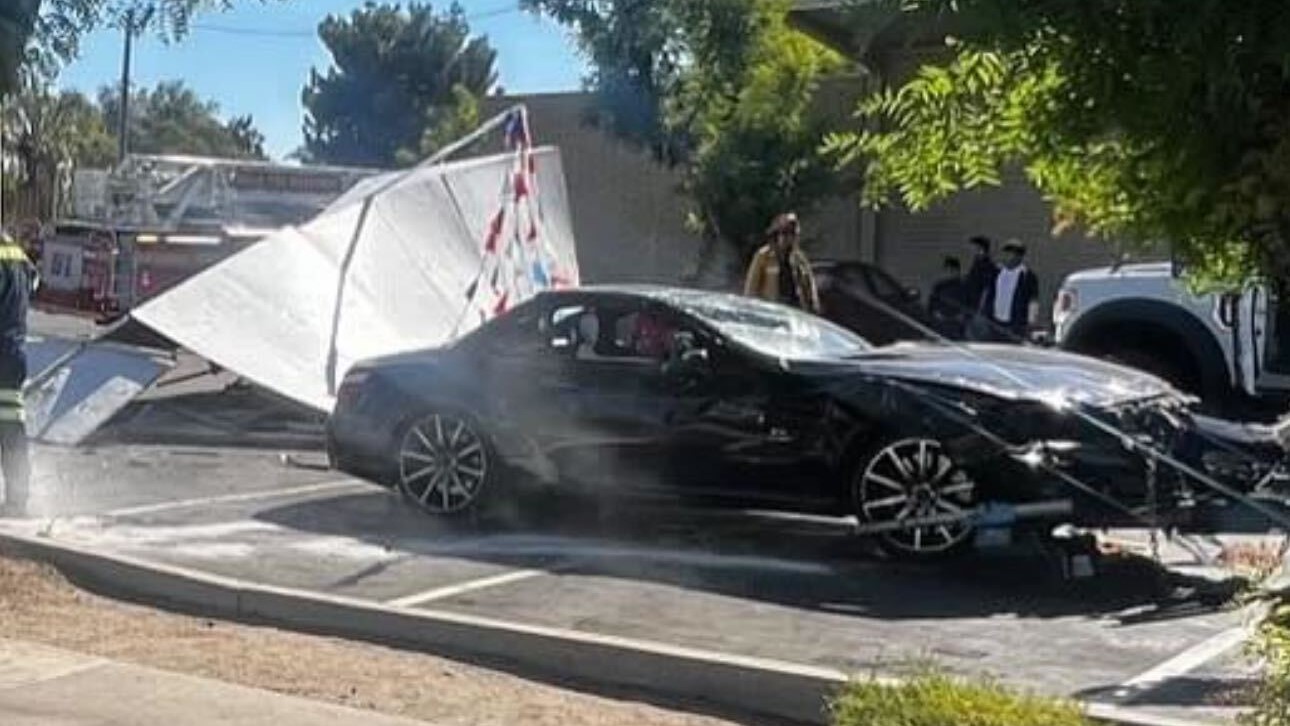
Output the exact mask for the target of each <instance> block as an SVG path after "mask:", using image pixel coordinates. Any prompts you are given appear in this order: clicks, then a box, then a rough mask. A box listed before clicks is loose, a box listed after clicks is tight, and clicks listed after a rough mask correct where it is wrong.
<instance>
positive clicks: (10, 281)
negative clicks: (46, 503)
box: [0, 232, 37, 517]
mask: <svg viewBox="0 0 1290 726" xmlns="http://www.w3.org/2000/svg"><path fill="white" fill-rule="evenodd" d="M36 283H37V278H36V270H35V267H34V266H33V265H32V264H31V261H30V260H29V259H28V258H27V253H26V252H25V251H24V250H23V249H22V247H20V246H19V245H18V243H17V242H15V241H14V239H13V238H12V237H10V236H9V235H7V234H5V233H3V232H0V471H3V473H4V499H3V507H0V514H3V515H5V516H11V517H12V516H23V515H24V514H25V513H26V509H27V486H28V479H29V478H30V475H31V467H30V464H29V460H28V451H27V449H28V447H27V427H26V421H25V411H24V409H23V403H22V387H23V383H25V382H26V380H27V355H26V352H25V350H24V347H25V345H26V343H27V303H28V299H29V298H30V297H31V294H32V292H33V291H34V290H35V287H36Z"/></svg>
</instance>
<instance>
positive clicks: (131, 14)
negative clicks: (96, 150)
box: [117, 3, 156, 164]
mask: <svg viewBox="0 0 1290 726" xmlns="http://www.w3.org/2000/svg"><path fill="white" fill-rule="evenodd" d="M155 9H156V8H155V7H154V6H153V5H152V4H151V3H149V4H148V6H147V8H146V9H144V10H143V11H142V12H140V11H139V7H138V6H137V5H135V6H132V7H131V8H130V9H129V10H127V11H126V12H125V18H124V19H123V22H122V24H123V25H124V26H125V53H124V54H123V57H122V59H121V108H120V116H119V118H117V163H118V164H119V163H121V162H124V161H125V157H126V156H127V155H128V154H129V153H130V62H131V56H132V55H133V54H134V36H135V34H136V33H138V32H140V31H142V30H143V28H144V27H145V26H147V25H148V21H150V20H152V13H153V11H154V10H155Z"/></svg>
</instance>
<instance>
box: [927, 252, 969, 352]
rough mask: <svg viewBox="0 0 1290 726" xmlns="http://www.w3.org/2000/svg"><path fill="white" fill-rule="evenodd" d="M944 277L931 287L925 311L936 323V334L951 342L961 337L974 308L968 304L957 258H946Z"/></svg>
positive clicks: (964, 283)
mask: <svg viewBox="0 0 1290 726" xmlns="http://www.w3.org/2000/svg"><path fill="white" fill-rule="evenodd" d="M943 268H944V270H945V277H944V278H942V279H941V281H940V282H937V283H936V284H935V285H933V286H932V294H931V296H930V297H928V298H927V311H928V312H929V313H931V316H932V320H933V321H934V322H935V323H936V329H937V332H939V333H940V334H941V335H944V336H945V337H947V338H950V339H952V340H958V339H960V338H962V337H963V333H964V328H965V326H966V325H967V319H968V316H970V315H971V314H972V313H973V312H974V310H975V308H974V306H972V305H969V304H968V296H967V283H966V281H965V280H964V279H963V266H962V265H961V264H959V259H958V258H957V257H946V258H945V262H944V265H943Z"/></svg>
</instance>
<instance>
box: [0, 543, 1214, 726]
mask: <svg viewBox="0 0 1290 726" xmlns="http://www.w3.org/2000/svg"><path fill="white" fill-rule="evenodd" d="M0 554H6V555H11V556H18V557H22V558H25V559H30V560H36V561H40V562H45V563H48V564H50V565H53V566H54V567H56V568H58V569H59V570H60V571H62V572H64V573H65V574H66V575H67V576H68V577H70V578H72V579H75V580H78V581H80V582H82V583H84V584H86V585H88V586H90V587H93V588H96V589H99V590H101V591H104V592H108V593H111V594H114V595H119V596H122V597H125V598H127V599H132V600H136V601H146V602H148V603H151V604H160V605H169V606H171V607H175V608H177V609H180V610H183V611H187V612H196V613H200V614H202V615H209V616H218V617H224V618H228V619H232V620H240V621H244V622H252V623H257V624H266V625H274V626H279V627H283V628H286V629H292V630H299V631H305V632H312V633H319V634H323V635H330V636H338V637H347V638H354V639H361V640H367V641H372V642H378V643H385V644H390V645H396V646H403V647H409V648H413V649H420V650H424V651H426V652H432V653H434V654H436V655H441V656H445V657H450V658H455V659H459V660H464V661H469V662H476V663H481V664H483V665H486V666H490V667H496V668H500V669H502V670H506V671H509V672H512V673H516V674H518V675H521V676H532V677H536V678H539V679H542V678H545V679H548V680H553V681H557V682H566V683H567V682H570V681H572V682H574V683H582V684H587V685H591V686H597V687H600V688H610V689H628V690H631V691H636V692H645V693H652V694H655V695H657V696H661V697H663V698H666V699H670V700H673V701H682V702H687V703H692V704H695V705H699V706H706V707H707V708H708V709H709V710H713V711H716V712H718V713H726V714H731V713H733V714H743V715H753V716H762V717H771V718H775V719H778V720H788V721H792V722H795V723H804V724H805V723H809V724H826V723H827V722H828V719H827V713H826V702H827V699H828V698H829V697H831V696H832V694H834V693H836V692H837V690H838V689H839V688H840V687H841V686H842V685H844V684H845V683H846V682H847V681H848V680H849V677H848V676H847V674H845V673H842V672H841V671H837V670H833V669H828V668H819V667H815V666H808V665H802V664H797V663H788V662H784V661H776V660H770V659H763V658H754V657H748V656H737V655H727V654H722V653H714V652H710V651H703V650H698V649H693V648H685V647H680V646H673V645H667V644H663V643H657V642H652V641H645V640H637V639H632V638H623V637H617V636H604V635H594V634H590V633H582V632H577V631H571V630H564V629H559V628H548V627H543V626H535V625H526V624H523V623H514V622H507V621H500V620H492V619H488V618H480V617H475V616H470V615H463V614H459V613H452V612H445V611H435V610H422V609H411V608H396V607H390V606H386V605H382V604H379V603H373V602H369V601H364V600H357V599H353V598H346V597H339V596H334V595H327V594H322V593H316V592H309V591H304V590H294V589H290V588H281V587H273V586H270V585H261V584H258V583H253V582H248V581H245V580H239V579H236V578H231V577H222V576H219V575H212V574H208V573H205V572H200V571H196V570H191V569H187V568H183V567H176V566H172V565H163V564H157V563H150V562H145V561H142V560H137V559H134V558H130V557H125V556H121V555H116V554H105V553H100V552H91V551H89V550H87V549H83V548H81V547H77V546H75V545H70V544H64V543H55V542H52V541H50V540H48V539H46V538H43V537H31V536H27V535H21V534H16V533H7V532H0ZM871 677H872V678H873V679H875V680H878V681H881V682H886V683H893V684H894V683H898V682H899V679H895V678H888V677H883V676H878V675H873V676H871ZM1086 708H1087V713H1088V715H1089V717H1090V718H1092V719H1094V720H1096V721H1099V722H1102V723H1107V724H1119V725H1122V726H1209V725H1208V724H1203V723H1200V722H1195V721H1188V720H1184V719H1177V718H1172V717H1166V716H1159V715H1154V714H1150V713H1144V712H1142V711H1140V710H1139V709H1132V708H1127V707H1123V706H1117V705H1112V704H1104V703H1088V704H1086Z"/></svg>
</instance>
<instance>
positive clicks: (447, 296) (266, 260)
mask: <svg viewBox="0 0 1290 726" xmlns="http://www.w3.org/2000/svg"><path fill="white" fill-rule="evenodd" d="M533 156H534V160H535V164H536V171H537V173H536V182H537V184H536V186H537V193H538V199H540V214H538V215H535V216H534V217H533V220H535V221H536V224H537V230H536V231H537V236H536V238H535V239H532V240H530V239H529V238H528V232H529V231H530V221H532V220H530V218H529V217H528V216H527V212H526V209H525V208H523V205H521V206H520V207H517V206H516V204H515V203H514V195H513V186H512V184H513V181H514V175H515V173H516V170H517V157H516V155H515V154H503V155H498V156H490V157H485V158H482V159H474V160H468V161H462V162H455V163H450V164H443V165H438V166H430V167H424V168H420V169H417V170H414V171H412V172H410V173H408V174H407V175H405V176H404V177H402V178H401V179H400V180H399V181H397V183H394V184H393V185H392V186H389V187H387V188H384V189H382V190H380V191H379V192H378V193H377V194H376V196H374V197H372V198H371V199H372V201H371V204H370V209H368V211H367V214H366V217H365V218H364V214H363V210H364V205H363V204H362V203H361V200H358V199H354V198H352V197H351V198H350V199H349V200H345V201H344V203H341V204H336V205H333V206H332V207H330V208H329V209H328V210H327V212H326V213H324V214H323V215H321V216H319V217H318V218H316V219H314V220H312V221H310V222H309V223H307V224H305V225H302V226H301V227H298V228H288V229H284V230H282V231H281V232H279V233H277V234H275V235H273V236H272V237H270V238H268V239H265V240H264V241H262V242H259V243H257V244H255V245H253V246H252V247H250V248H249V249H247V250H245V251H243V252H241V253H239V254H237V255H234V256H233V257H230V258H229V259H227V260H225V261H224V262H222V263H220V264H219V265H216V266H215V267H213V268H211V269H209V270H207V271H205V272H203V273H201V274H199V275H197V276H195V277H193V278H191V279H190V280H188V281H187V282H185V283H183V284H182V285H180V286H178V287H176V288H175V289H173V290H171V291H169V292H167V293H165V294H163V295H160V296H158V297H157V298H155V299H153V300H152V301H150V302H148V303H147V304H145V305H143V306H142V307H140V308H138V309H137V310H136V311H135V312H134V316H135V317H136V318H137V319H138V320H139V321H140V322H142V323H144V324H145V325H148V326H149V327H152V328H154V329H155V330H157V331H158V332H160V333H162V334H163V335H165V336H166V337H168V338H170V339H172V340H174V341H176V342H178V343H180V344H181V345H183V346H184V347H186V348H188V349H190V350H192V351H193V352H195V353H197V354H199V355H201V356H203V357H205V358H207V359H209V360H212V361H214V362H216V363H218V364H220V365H222V366H224V367H225V368H228V369H229V370H232V371H235V372H237V373H239V374H241V375H243V376H245V377H246V378H248V379H250V380H252V381H255V382H256V383H259V384H260V385H263V386H265V387H266V388H269V389H271V390H274V391H277V392H278V393H281V394H283V395H285V396H288V397H290V398H293V399H295V400H297V401H300V402H302V403H305V404H308V405H310V406H313V407H316V408H319V409H323V410H330V408H331V406H332V402H333V399H332V384H333V383H334V381H333V380H332V377H331V376H330V375H329V372H330V371H331V369H332V367H333V366H332V361H331V357H332V352H333V351H332V343H333V340H332V338H333V326H334V333H335V341H334V342H335V351H334V352H335V361H334V373H335V376H334V377H335V380H339V378H340V377H341V376H342V375H343V374H344V372H345V371H346V370H348V368H349V367H350V366H352V365H353V363H354V362H356V361H358V360H362V359H366V358H371V357H375V356H379V355H384V354H388V353H394V352H399V351H404V350H411V349H416V348H423V347H431V346H435V345H440V344H443V343H445V342H447V341H448V340H449V339H450V338H452V337H453V335H454V334H460V333H463V332H466V331H468V330H470V329H473V328H474V327H475V326H477V325H478V324H479V323H480V322H481V321H482V320H484V319H487V318H488V317H489V316H491V315H492V314H493V313H495V312H496V311H497V310H498V309H500V308H501V307H504V306H501V305H500V304H499V303H500V302H501V299H502V298H503V297H505V298H506V302H507V304H508V305H514V304H516V303H518V302H519V301H520V300H522V299H523V298H525V297H527V296H529V295H531V294H532V293H533V292H534V291H535V290H536V289H537V288H539V287H542V285H541V284H538V283H535V282H534V280H533V279H518V278H519V277H520V276H517V275H516V274H513V273H514V272H515V270H514V269H511V268H510V267H508V268H507V271H506V274H504V275H500V274H499V275H498V278H499V279H498V280H497V282H498V286H497V288H496V290H495V289H494V285H492V284H491V283H492V282H493V279H492V278H493V276H492V270H493V269H494V267H493V265H495V264H498V262H497V261H498V260H499V259H501V258H503V257H505V258H507V259H511V260H512V261H514V260H521V261H524V260H528V258H529V256H533V255H536V254H538V252H537V251H538V250H543V251H545V252H546V253H547V254H548V255H549V257H550V258H551V259H552V260H554V262H555V263H556V266H558V267H559V268H560V269H561V270H562V271H563V276H564V277H565V278H567V279H569V280H570V281H571V282H572V283H576V281H577V270H578V266H577V255H576V248H575V245H574V240H573V233H572V222H571V220H570V217H569V207H568V196H567V193H566V192H565V182H564V172H563V169H562V167H561V164H560V156H559V152H558V151H556V150H555V149H551V148H547V149H538V150H535V151H534V152H533ZM502 208H505V210H506V212H505V215H504V219H503V225H502V229H501V230H500V238H501V246H500V249H501V250H502V251H503V252H504V251H505V250H506V249H508V248H511V249H512V251H513V254H510V255H505V254H493V255H490V254H489V253H488V252H487V251H486V240H487V238H488V236H489V231H490V225H491V221H492V220H493V219H494V218H495V215H496V214H497V212H498V210H500V209H502ZM517 212H518V214H517ZM360 220H361V221H362V223H361V224H360ZM517 224H518V226H517ZM356 229H361V233H360V234H359V235H358V237H357V242H356V243H354V240H355V230H356ZM351 245H352V254H348V253H350V251H351ZM347 263H348V265H347V266H346V264H347ZM517 269H519V270H521V271H523V270H526V269H528V268H526V267H524V266H523V265H520V266H519V267H518V268H517ZM534 277H536V275H535V276H534ZM472 288H473V289H474V290H475V291H476V295H474V296H473V297H470V296H468V294H467V293H468V291H469V290H471V289H472ZM336 311H339V314H338V315H336V314H335V313H336Z"/></svg>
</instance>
